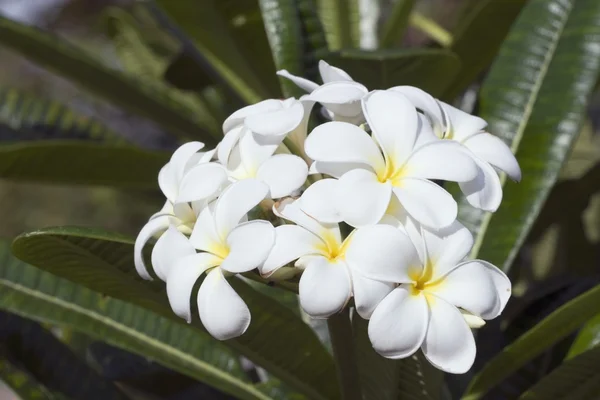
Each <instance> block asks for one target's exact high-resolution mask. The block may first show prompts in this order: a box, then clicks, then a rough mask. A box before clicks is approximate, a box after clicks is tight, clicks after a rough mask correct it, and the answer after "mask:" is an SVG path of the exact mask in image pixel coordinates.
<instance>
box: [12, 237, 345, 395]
mask: <svg viewBox="0 0 600 400" xmlns="http://www.w3.org/2000/svg"><path fill="white" fill-rule="evenodd" d="M13 253H14V254H15V255H16V256H17V257H19V258H20V259H22V260H24V261H26V262H28V263H30V264H33V265H35V266H37V267H39V268H42V269H44V270H46V271H49V272H52V273H53V274H55V275H58V276H61V277H64V278H67V279H69V280H71V281H74V282H77V283H79V284H82V285H84V286H86V287H88V288H90V289H92V290H95V291H98V292H101V293H104V294H106V295H108V296H111V297H114V298H116V299H120V300H124V301H127V302H130V303H133V304H135V305H137V306H141V307H144V308H147V309H149V310H151V311H153V312H155V313H158V314H160V315H162V316H164V317H167V318H169V319H172V320H175V321H177V322H179V323H182V324H185V322H184V321H183V320H182V319H180V318H178V317H176V316H175V315H174V314H173V313H172V312H171V309H170V307H169V305H168V302H167V298H166V294H165V293H164V285H163V284H162V283H160V282H156V281H153V282H148V281H143V280H142V279H141V278H139V277H138V275H137V273H136V271H135V268H134V266H133V241H132V240H131V239H130V238H127V237H124V236H121V235H116V234H111V233H107V232H104V231H99V230H93V229H86V228H69V227H62V228H49V229H45V230H41V231H36V232H32V233H28V234H24V235H22V236H20V237H18V238H17V239H15V242H14V243H13ZM231 285H232V286H233V287H234V289H235V290H236V292H237V293H238V294H239V295H240V296H241V297H242V298H243V299H244V301H245V302H246V304H248V307H249V308H250V310H251V313H252V323H251V324H250V327H249V328H248V331H247V332H246V333H245V334H244V335H242V336H241V337H239V338H237V339H233V340H228V341H226V342H224V343H225V344H226V345H227V346H230V347H231V348H232V349H234V350H237V351H239V352H240V353H242V354H243V355H245V356H246V357H247V358H249V359H250V360H252V361H254V362H255V363H256V364H258V365H260V366H262V367H264V368H266V369H267V370H268V371H270V372H271V373H273V375H275V376H276V377H278V378H279V379H281V380H282V381H283V382H284V383H286V384H287V385H289V386H290V387H291V388H293V389H295V390H297V391H299V392H301V393H304V394H305V395H307V396H308V397H309V398H314V399H323V400H324V399H330V398H337V397H338V396H339V394H338V389H337V384H336V379H335V369H334V365H333V360H332V358H331V356H330V355H329V354H328V353H327V351H326V350H325V348H324V347H323V345H322V344H321V343H320V342H319V339H318V338H317V337H316V335H315V334H314V333H313V332H312V330H311V329H310V328H309V327H308V326H307V325H305V324H304V323H303V322H302V321H301V320H300V319H299V318H298V317H296V316H295V315H294V313H293V312H292V311H291V310H289V309H288V308H286V307H285V306H283V305H281V304H279V303H278V302H277V301H275V300H272V299H270V298H268V297H267V296H265V295H262V294H260V293H258V292H257V291H255V290H254V289H252V288H251V287H250V286H248V285H247V284H245V283H244V282H242V281H241V280H239V279H232V280H231ZM192 325H193V326H194V327H195V328H197V329H200V330H201V331H203V332H204V329H203V328H202V326H201V325H200V322H199V321H198V319H196V320H195V321H194V322H193V323H192Z"/></svg>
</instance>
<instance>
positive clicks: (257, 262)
mask: <svg viewBox="0 0 600 400" xmlns="http://www.w3.org/2000/svg"><path fill="white" fill-rule="evenodd" d="M227 244H228V246H229V255H227V257H226V258H225V260H223V263H222V264H221V268H222V269H223V270H225V271H229V272H231V273H234V274H238V273H242V272H247V271H251V270H253V269H254V268H257V267H259V266H261V265H262V264H263V263H264V262H265V260H266V259H267V256H268V255H269V253H270V252H271V249H272V248H273V245H274V244H275V228H273V225H271V223H270V222H267V221H263V220H254V221H250V222H244V223H243V224H240V225H238V226H237V227H236V228H234V229H233V230H232V231H231V233H230V234H229V236H227Z"/></svg>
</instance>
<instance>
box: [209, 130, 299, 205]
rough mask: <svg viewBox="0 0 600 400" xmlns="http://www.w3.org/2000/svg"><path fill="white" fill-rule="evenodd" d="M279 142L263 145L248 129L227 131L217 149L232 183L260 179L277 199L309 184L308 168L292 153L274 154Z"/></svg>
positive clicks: (270, 194)
mask: <svg viewBox="0 0 600 400" xmlns="http://www.w3.org/2000/svg"><path fill="white" fill-rule="evenodd" d="M278 146H279V142H278V141H276V142H275V143H268V142H262V143H261V139H260V138H259V137H257V135H256V134H255V133H254V132H252V131H250V130H249V129H247V128H242V129H241V130H239V131H238V130H232V131H230V132H228V133H227V134H226V135H225V137H224V139H223V141H222V142H221V143H220V144H219V146H218V158H219V162H220V163H221V164H222V165H223V166H225V168H226V170H227V172H228V175H229V178H230V180H232V181H241V180H244V179H258V180H261V181H263V182H265V183H266V184H267V185H268V187H269V194H268V197H270V198H273V199H277V198H280V197H284V196H289V195H291V194H292V193H294V192H296V191H297V190H298V189H299V188H300V187H301V186H302V185H303V184H304V182H305V181H306V177H307V176H308V165H307V164H306V162H305V161H304V160H303V159H302V158H300V157H298V156H295V155H292V154H274V153H275V151H276V150H277V148H278Z"/></svg>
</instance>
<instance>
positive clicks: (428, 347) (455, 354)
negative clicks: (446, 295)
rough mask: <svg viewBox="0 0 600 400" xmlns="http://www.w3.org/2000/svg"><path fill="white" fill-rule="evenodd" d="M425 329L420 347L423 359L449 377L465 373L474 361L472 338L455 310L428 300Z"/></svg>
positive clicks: (444, 304)
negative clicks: (427, 317)
mask: <svg viewBox="0 0 600 400" xmlns="http://www.w3.org/2000/svg"><path fill="white" fill-rule="evenodd" d="M428 300H429V301H428V304H429V311H430V315H429V327H428V329H427V335H426V336H425V341H424V342H423V345H422V346H421V349H422V350H423V354H424V355H425V357H426V358H427V360H428V361H429V362H430V363H432V364H433V365H434V366H435V367H436V368H439V369H441V370H442V371H446V372H449V373H451V374H463V373H465V372H467V371H468V370H469V369H470V368H471V366H472V365H473V362H474V361H475V351H476V348H475V339H474V338H473V334H472V333H471V330H470V329H469V326H468V325H467V322H466V321H465V319H464V318H463V316H462V314H461V313H460V311H458V309H457V308H456V307H454V306H452V305H451V304H449V303H447V302H445V301H444V300H442V299H440V298H438V297H435V298H433V297H429V299H428Z"/></svg>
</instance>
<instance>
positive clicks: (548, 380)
mask: <svg viewBox="0 0 600 400" xmlns="http://www.w3.org/2000/svg"><path fill="white" fill-rule="evenodd" d="M599 364H600V347H595V348H593V349H591V350H588V351H586V352H585V353H582V354H580V355H578V356H577V357H575V358H573V359H572V360H569V361H566V362H565V363H564V364H562V365H561V366H560V367H558V368H556V369H555V370H554V371H552V372H551V373H550V374H549V375H548V376H546V377H545V378H544V379H542V380H540V381H539V382H538V383H537V384H536V385H535V386H533V387H532V388H531V389H529V390H528V391H527V392H525V393H524V394H523V396H521V397H520V399H523V400H534V399H538V400H544V399H553V400H560V399H563V400H588V399H595V398H598V396H599V395H600V370H598V365H599Z"/></svg>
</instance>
